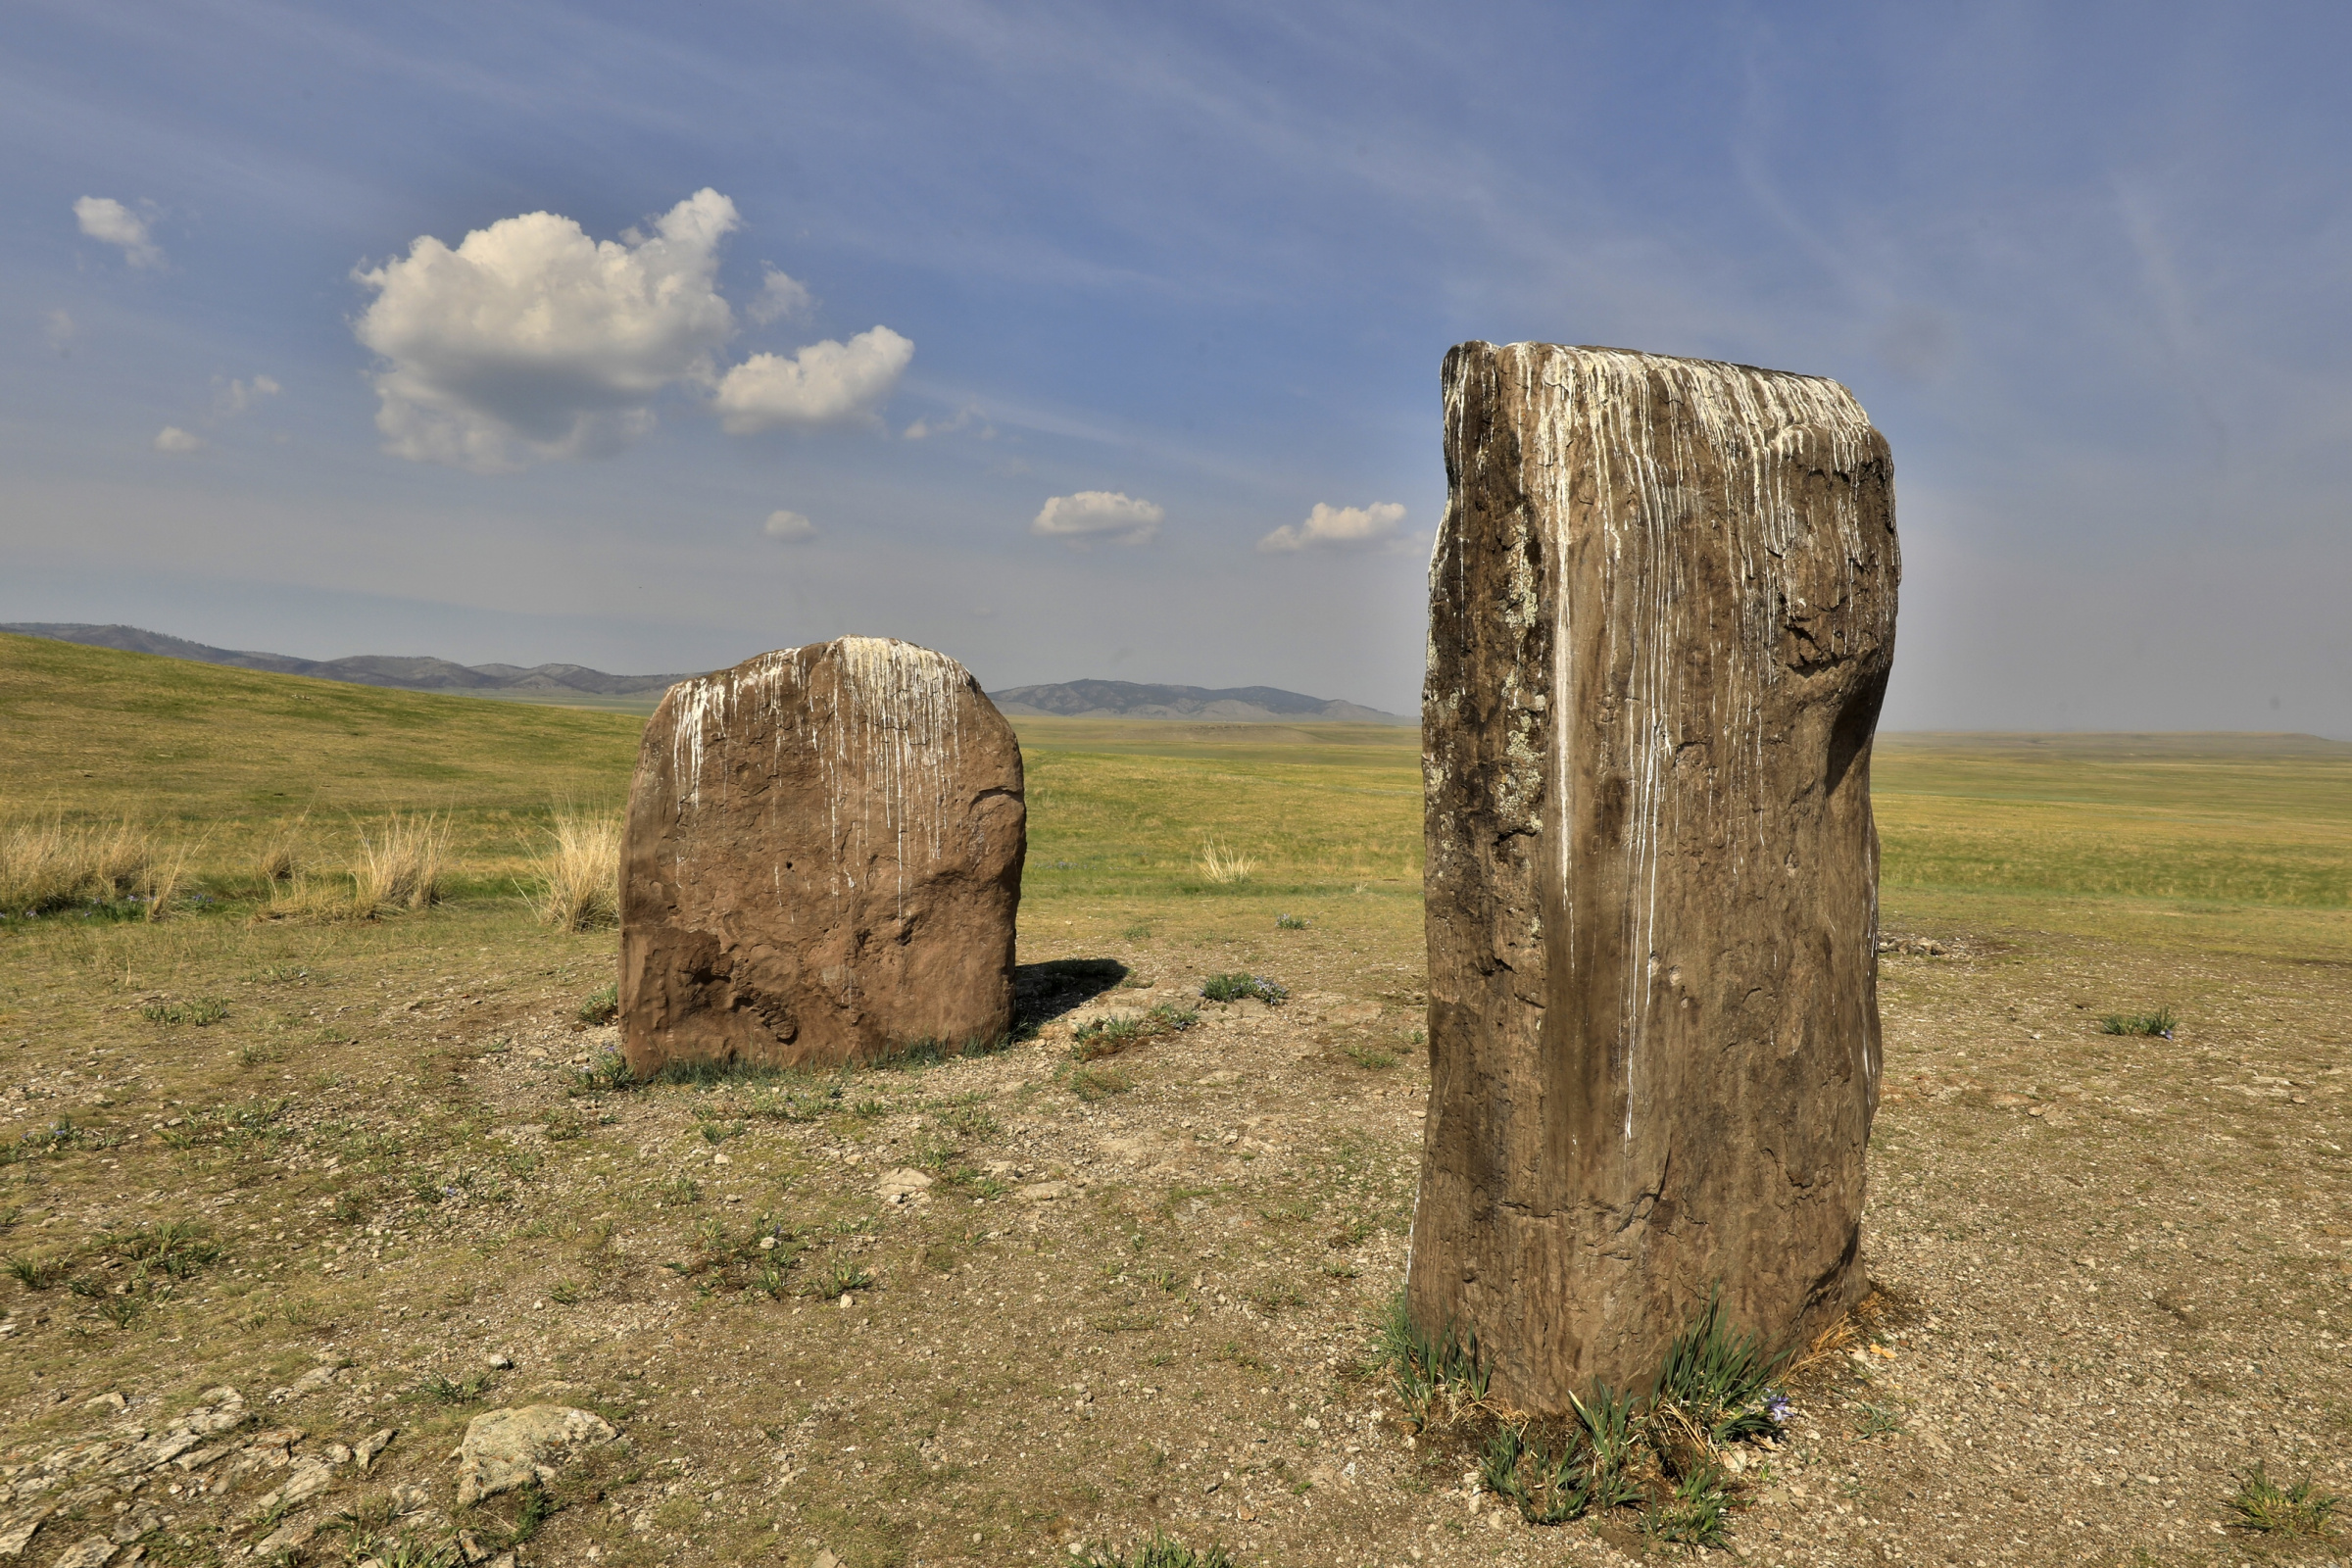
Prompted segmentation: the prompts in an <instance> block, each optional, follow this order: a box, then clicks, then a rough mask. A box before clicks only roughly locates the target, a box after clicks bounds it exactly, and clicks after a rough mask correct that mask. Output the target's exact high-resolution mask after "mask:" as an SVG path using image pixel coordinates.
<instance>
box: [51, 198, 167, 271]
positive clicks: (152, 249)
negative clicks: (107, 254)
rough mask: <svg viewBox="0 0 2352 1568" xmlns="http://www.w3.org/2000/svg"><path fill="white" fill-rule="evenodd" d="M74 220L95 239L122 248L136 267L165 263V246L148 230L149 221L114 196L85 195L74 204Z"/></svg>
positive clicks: (127, 260) (125, 255)
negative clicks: (156, 240) (152, 236)
mask: <svg viewBox="0 0 2352 1568" xmlns="http://www.w3.org/2000/svg"><path fill="white" fill-rule="evenodd" d="M73 221H75V222H77V223H79V224H80V225H81V231H82V232H83V233H84V234H87V235H89V236H90V238H92V239H95V240H104V241H105V242H106V243H107V244H109V245H120V246H122V247H123V260H124V261H126V262H128V263H129V264H130V265H131V266H133V267H161V266H163V265H164V252H163V247H162V246H160V245H158V244H156V243H155V241H154V239H152V238H151V237H149V235H148V233H147V220H145V219H143V218H141V217H140V216H139V215H138V214H136V213H134V212H132V211H131V210H130V209H129V208H127V207H125V206H123V204H122V203H121V202H119V201H117V200H115V199H114V198H113V197H112V196H84V197H82V198H81V199H80V200H79V201H76V202H75V203H74V204H73Z"/></svg>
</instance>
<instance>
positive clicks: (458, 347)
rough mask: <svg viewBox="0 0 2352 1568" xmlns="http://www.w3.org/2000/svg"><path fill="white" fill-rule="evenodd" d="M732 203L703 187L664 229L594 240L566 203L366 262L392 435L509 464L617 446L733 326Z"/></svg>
mask: <svg viewBox="0 0 2352 1568" xmlns="http://www.w3.org/2000/svg"><path fill="white" fill-rule="evenodd" d="M737 222H738V220H737V217H736V213H735V204H734V203H733V202H731V201H729V200H728V199H727V198H726V197H724V196H722V195H720V194H719V193H718V192H717V191H715V190H711V189H708V188H706V189H703V190H700V191H697V192H695V194H693V195H692V196H689V197H688V198H686V200H684V201H682V202H680V203H678V204H677V206H675V207H673V208H671V209H670V210H669V211H668V212H667V213H665V214H663V215H662V217H661V218H660V219H659V220H657V221H655V223H654V232H653V233H651V234H641V233H639V232H638V231H637V230H635V229H631V230H628V231H627V232H625V233H623V234H622V235H621V237H620V238H619V239H618V240H602V241H599V240H592V239H590V238H589V237H588V235H587V233H586V231H584V230H583V229H582V228H581V227H580V225H579V224H578V223H576V222H574V221H572V220H570V219H568V218H562V217H559V216H557V215H556V214H554V213H525V214H523V215H522V216H520V217H518V218H506V219H501V220H499V221H497V222H495V223H492V224H491V225H490V226H489V227H487V228H478V229H475V230H474V231H473V232H471V233H469V234H467V235H466V238H465V239H464V240H463V241H461V242H460V243H459V244H458V246H457V247H456V248H455V249H452V248H451V247H449V246H447V245H445V244H443V243H442V242H441V241H440V240H438V239H435V238H434V237H433V236H431V235H429V234H427V235H421V236H419V237H418V238H417V240H416V241H415V242H414V243H413V244H411V246H410V247H409V254H408V255H407V256H405V257H398V258H395V259H394V260H392V261H388V262H386V263H384V264H383V265H382V266H380V267H377V268H375V269H373V270H368V271H363V272H360V273H359V274H358V278H359V281H360V282H362V283H364V284H366V285H367V286H368V288H370V289H372V290H373V291H374V292H375V300H374V302H373V303H372V304H370V305H369V306H368V310H367V312H366V313H365V314H364V315H362V316H361V318H360V319H359V321H358V323H357V325H356V326H355V328H354V330H355V331H356V333H357V334H358V336H359V339H360V341H361V342H362V343H363V344H365V345H366V346H367V347H368V348H369V349H372V350H374V351H375V353H376V354H378V355H380V356H381V357H382V360H383V367H382V368H381V369H380V370H379V371H378V372H377V374H376V377H375V390H376V395H377V397H378V399H379V400H380V404H381V406H380V407H379V409H378V411H377V413H376V427H377V428H378V429H379V430H381V431H382V432H383V435H384V445H385V449H386V450H387V451H390V452H393V453H396V454H398V455H399V456H401V457H405V458H413V459H417V460H420V461H425V462H435V463H449V464H455V465H458V466H465V467H471V468H480V469H497V468H507V467H513V466H516V465H517V458H516V456H515V449H516V448H518V447H519V448H520V449H522V451H523V452H525V453H526V454H530V455H535V456H540V457H556V456H566V455H576V454H580V453H585V452H590V451H595V450H598V449H602V448H609V447H612V446H613V445H617V444H618V443H620V442H622V441H625V440H627V439H628V438H629V437H631V436H633V435H635V434H638V433H641V432H642V431H643V430H645V429H646V428H648V427H650V426H651V424H652V422H653V412H652V410H651V408H650V407H649V405H650V404H651V402H652V400H653V399H654V398H655V396H656V395H657V394H659V393H660V392H662V390H663V389H664V388H667V387H669V386H672V385H674V384H677V383H680V382H697V383H702V382H708V381H709V380H710V379H711V376H712V374H713V373H714V370H713V365H712V355H713V354H714V353H715V352H716V351H717V349H718V348H719V347H720V346H721V345H722V344H724V343H725V342H726V341H727V339H728V337H729V336H730V335H732V333H733V332H734V329H735V320H734V313H733V312H732V311H731V310H730V309H729V308H728V305H727V302H726V300H725V299H724V298H723V297H722V296H721V295H720V294H719V292H718V289H717V284H716V279H717V270H718V247H719V242H720V241H721V240H723V239H724V238H725V237H726V236H727V234H728V233H730V232H731V231H732V230H733V229H734V228H735V227H736V225H737Z"/></svg>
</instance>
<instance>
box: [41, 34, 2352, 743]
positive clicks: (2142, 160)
mask: <svg viewBox="0 0 2352 1568" xmlns="http://www.w3.org/2000/svg"><path fill="white" fill-rule="evenodd" d="M2347 17H2352V13H2346V12H2344V11H2343V10H2342V8H2340V7H2323V6H2311V7H2295V6H2244V7H2218V6H2216V7H2198V8H2191V7H2173V6H2165V5H2149V4H2135V5H2131V6H2112V7H2101V6H2096V5H2073V6H2066V7H2028V6H1967V5H1959V6H1950V7H1887V6H1853V7H1839V6H1835V5H1806V6H1788V7H1777V6H1764V5H1744V6H1741V5H1733V6H1702V5H1689V6H1675V7H1658V6H1632V5H1616V6H1582V7H1580V6H1566V5H1556V4H1555V5H1532V6H1513V5H1508V4H1490V5H1485V6H1480V7H1476V8H1468V7H1458V6H1454V7H1437V6H1426V7H1380V6H1369V5H1366V6H1348V7H1318V6H1312V5H1294V6H1287V7H1281V8H1268V7H1263V6H1247V7H1244V6H1234V7H1227V8H1220V7H1216V6H1212V5H1205V4H1201V5H1189V6H1182V7H1146V6H1132V7H1118V6H1101V5H1084V6H1081V5H1069V6H1055V5H1043V4H1041V5H993V6H992V5H963V4H929V5H896V6H894V5H889V4H869V5H858V6H837V5H821V6H820V5H807V6H800V5H790V4H779V5H762V6H727V5H703V6H692V7H668V8H647V7H620V6H613V7H608V8H596V7H580V6H567V7H556V6H538V5H504V6H491V5H482V4H478V3H476V4H466V5H452V6H435V5H431V4H410V5H404V6H399V7H374V8H361V7H356V6H341V7H309V8H306V7H298V6H275V5H259V4H249V3H243V0H222V3H216V4H197V3H188V4H177V5H172V6H145V5H138V4H122V5H110V6H106V7H93V6H87V5H44V4H40V3H37V0H24V3H20V4H17V5H14V6H11V7H9V8H8V9H7V11H6V12H5V13H4V14H0V138H4V143H0V145H4V147H5V151H6V157H5V158H0V193H4V195H5V198H6V201H7V204H8V211H9V212H10V213H11V214H12V221H11V222H10V223H8V224H7V225H6V226H5V228H4V229H0V344H5V346H6V348H5V353H4V354H0V619H9V620H123V621H129V622H132V623H135V624H140V625H145V626H149V627H152V628H154V629H157V630H163V631H169V632H172V633H175V634H178V635H181V636H187V637H194V638H197V639H200V640H202V641H207V642H214V643H222V644H228V645H232V646H239V647H254V648H266V649H271V650H276V651H282V652H288V653H296V654H305V655H310V656H313V657H332V656H336V655H342V654H350V653H360V652H371V653H435V654H440V655H443V656H446V657H451V658H456V659H461V660H466V661H468V662H484V661H490V660H501V661H509V662H519V663H533V662H541V661H545V660H567V661H575V662H582V663H589V664H595V665H598V666H600V667H603V668H608V669H623V670H632V671H641V670H657V669H687V668H697V667H704V666H708V665H711V664H714V663H720V662H733V661H735V660H737V659H740V658H743V657H745V656H747V655H749V654H752V653H755V652H758V651H760V650H762V649H766V648H770V647H776V646H786V645H791V644H795V643H800V642H806V641H810V640H815V639H819V638H824V637H830V636H834V635H838V634H840V633H843V632H849V631H863V632H871V633H882V634H892V635H898V636H904V637H909V638H912V639H914V640H916V641H919V642H923V643H926V644H928V645H931V646H933V647H937V648H940V649H942V650H944V651H946V652H948V653H951V654H953V655H955V656H956V657H957V658H959V659H961V660H963V661H964V662H966V663H967V664H969V665H970V666H971V667H972V669H973V670H974V671H975V673H977V674H978V675H979V676H980V678H981V679H982V681H983V682H985V683H986V684H988V685H990V686H994V687H1003V686H1008V685H1014V684H1020V683H1024V682H1029V681H1035V680H1054V679H1068V678H1074V677H1079V676H1102V677H1123V678H1128V679H1137V680H1170V681H1183V682H1192V683H1198V684H1204V685H1224V684H1242V683H1258V682H1263V683H1267V684H1273V685H1280V686H1288V687H1291V688H1294V689H1298V690H1303V691H1308V692H1312V693H1316V694H1318V695H1323V696H1335V697H1346V698H1349V699H1351V700H1354V701H1357V702H1362V703H1368V704H1372V705H1374V706H1378V707H1383V708H1389V709H1394V710H1409V709H1410V708H1411V707H1412V705H1413V704H1414V702H1415V700H1416V694H1417V690H1418V682H1419V673H1420V659H1421V644H1422V638H1421V629H1420V628H1421V619H1422V603H1423V600H1422V572H1423V569H1424V564H1425V561H1426V555H1425V552H1426V545H1427V539H1428V535H1429V531H1430V529H1431V528H1433V527H1434V526H1435V524H1436V521H1437V518H1438V515H1439V512H1440V510H1441V508H1442V506H1443V503H1444V495H1445V477H1444V470H1443V467H1442V465H1441V462H1440V454H1439V448H1438V417H1437V391H1438V387H1437V375H1438V367H1439V362H1440V360H1441V358H1442V357H1443V355H1444V353H1445V350H1446V348H1447V347H1448V346H1449V345H1450V344H1452V343H1454V342H1457V341H1461V340H1463V339H1467V338H1474V337H1483V338H1488V339H1491V340H1495V341H1511V340H1517V339H1527V338H1534V339H1545V340H1551V341H1560V342H1584V343H1607V344H1614V345H1618V346H1623V347H1634V348H1642V349H1648V350H1653V351H1657V352H1662V353H1673V354H1689V355H1700V356H1707V357H1714V358H1726V359H1736V360H1740V361H1745V362H1748V363H1754V364H1762V365H1768V366H1773V367H1777V368H1786V369H1792V370H1803V371H1810V372H1816V373H1823V374H1829V375H1834V376H1836V377H1838V379H1840V380H1842V381H1844V382H1845V383H1846V384H1847V385H1849V386H1850V387H1852V388H1853V389H1854V391H1855V393H1856V394H1857V395H1858V396H1859V398H1860V399H1861V401H1862V403H1863V405H1864V407H1866V408H1867V409H1868V410H1869V411H1870V412H1871V415H1872V417H1874V419H1875V420H1876V421H1877V422H1878V423H1879V425H1880V426H1881V427H1882V428H1883V429H1884V430H1885V431H1886V432H1887V436H1888V438H1889V440H1890V441H1891V442H1892V444H1893V448H1894V452H1895V459H1896V471H1897V483H1898V496H1899V509H1900V520H1901V528H1902V532H1903V538H1904V550H1905V560H1906V581H1905V585H1904V606H1903V613H1902V622H1901V629H1900V633H1899V641H1898V650H1897V659H1896V677H1895V688H1894V693H1893V696H1892V700H1891V705H1890V709H1889V712H1888V715H1887V722H1888V724H1889V725H1890V726H1894V727H1903V728H1995V727H1998V728H2024V729H2041V728H2236V729H2252V728H2278V729H2302V730H2310V731H2316V732H2320V733H2326V734H2333V735H2338V736H2352V678H2348V677H2352V614H2347V613H2345V611H2344V608H2343V605H2344V601H2345V599H2346V590H2347V588H2348V587H2352V516H2348V515H2347V513H2348V509H2347V504H2346V497H2347V494H2348V493H2352V492H2348V490H2347V482H2348V481H2352V440H2348V439H2347V438H2348V437H2352V376H2348V371H2352V210H2348V204H2347V199H2346V184H2347V179H2346V174H2345V171H2346V169H2347V168H2352V135H2348V134H2347V129H2348V127H2347V123H2346V121H2347V110H2346V103H2347V102H2348V101H2352V99H2348V98H2347V95H2346V94H2345V93H2344V92H2343V90H2342V86H2341V82H2340V68H2341V65H2342V62H2343V60H2344V59H2346V58H2347V57H2352V22H2348V21H2347ZM703 193H709V194H708V195H705V194H703ZM529 215H547V216H545V217H543V218H539V219H531V218H529ZM469 235H471V236H474V238H473V239H471V240H469V239H468V236H469ZM550 279H552V280H553V285H552V293H551V294H550V296H549V297H554V298H556V299H558V301H559V303H558V304H557V305H556V306H554V307H550V308H549V309H550V310H552V312H553V314H552V315H545V314H543V315H541V316H534V315H532V314H531V310H530V308H529V303H530V301H532V300H533V299H537V298H539V297H540V295H539V294H535V293H534V289H535V288H537V286H538V285H539V284H542V283H548V282H549V280H550ZM548 292H549V291H546V290H542V291H541V293H548ZM518 302H520V303H518ZM1318 508H1320V509H1322V510H1321V511H1318V510H1317V509H1318Z"/></svg>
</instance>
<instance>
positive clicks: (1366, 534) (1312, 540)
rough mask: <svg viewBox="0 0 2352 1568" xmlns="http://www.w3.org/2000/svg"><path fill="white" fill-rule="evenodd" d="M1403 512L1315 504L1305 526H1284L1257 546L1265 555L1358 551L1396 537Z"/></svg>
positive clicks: (1390, 506)
mask: <svg viewBox="0 0 2352 1568" xmlns="http://www.w3.org/2000/svg"><path fill="white" fill-rule="evenodd" d="M1402 521H1404V508H1402V507H1400V506H1398V505H1397V503H1396V502H1394V501H1382V502H1377V503H1375V504H1374V505H1372V506H1369V507H1334V506H1329V505H1326V504H1325V503H1323V502H1320V501H1318V502H1316V503H1315V509H1314V510H1313V511H1312V512H1310V513H1308V514H1307V515H1306V520H1305V521H1304V522H1286V523H1284V524H1283V525H1282V526H1281V527H1279V528H1277V529H1275V530H1274V531H1273V532H1272V533H1270V534H1268V535H1266V536H1265V537H1264V538H1263V539H1260V540H1259V541H1258V542H1257V548H1258V549H1260V550H1262V551H1264V552H1265V553H1267V554H1268V555H1279V554H1282V553H1284V552H1287V551H1296V550H1360V549H1363V548H1365V547H1366V546H1370V545H1384V544H1389V543H1391V542H1393V541H1394V540H1396V539H1397V537H1398V533H1397V524H1398V523H1400V522H1402Z"/></svg>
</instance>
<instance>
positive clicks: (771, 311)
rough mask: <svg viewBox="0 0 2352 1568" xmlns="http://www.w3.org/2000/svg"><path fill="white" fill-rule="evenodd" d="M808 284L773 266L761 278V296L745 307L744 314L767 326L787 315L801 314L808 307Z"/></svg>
mask: <svg viewBox="0 0 2352 1568" xmlns="http://www.w3.org/2000/svg"><path fill="white" fill-rule="evenodd" d="M808 308H809V288H808V285H807V284H804V283H802V282H800V281H798V280H797V279H794V278H789V277H786V276H785V275H784V274H783V273H782V272H779V271H777V270H775V269H774V268H772V267H771V268H769V269H768V270H767V275H766V276H764V277H762V278H760V296H759V298H757V299H755V300H753V301H752V303H751V304H750V305H748V306H746V307H745V308H744V314H745V315H746V316H749V317H750V318H751V319H753V320H755V321H757V322H759V323H760V325H761V326H765V325H766V324H767V323H768V322H770V321H780V320H782V319H784V318H786V317H787V316H798V315H800V314H801V313H802V312H803V311H805V310H807V309H808Z"/></svg>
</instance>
